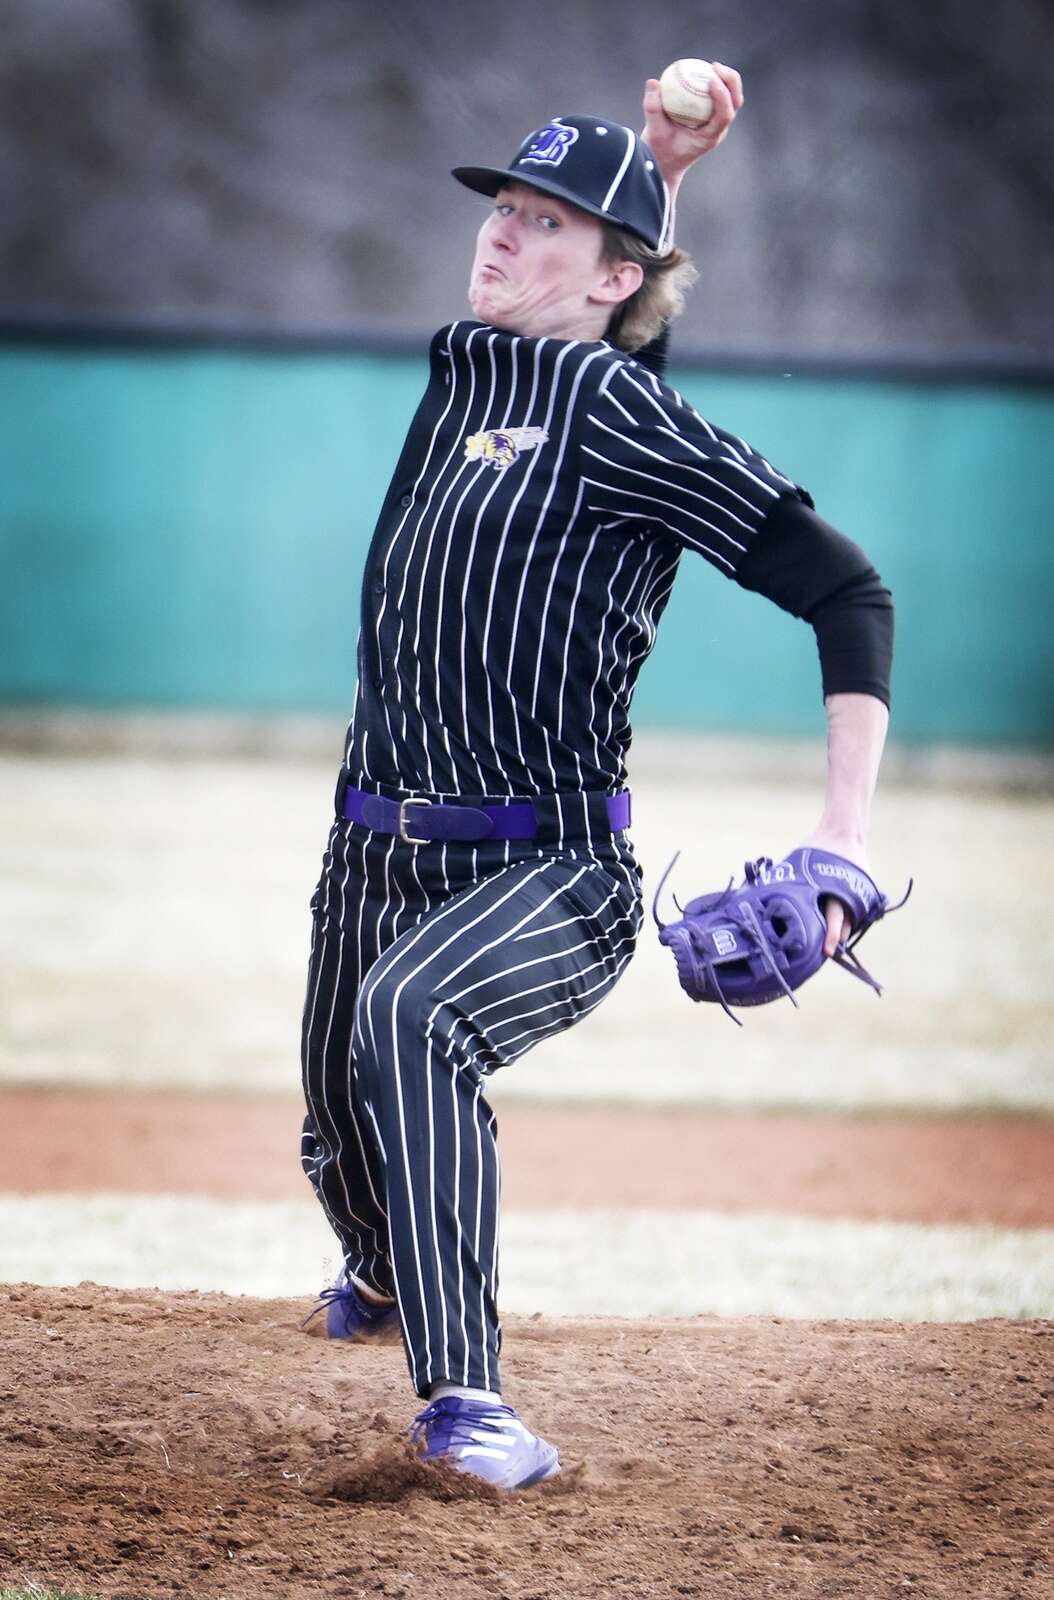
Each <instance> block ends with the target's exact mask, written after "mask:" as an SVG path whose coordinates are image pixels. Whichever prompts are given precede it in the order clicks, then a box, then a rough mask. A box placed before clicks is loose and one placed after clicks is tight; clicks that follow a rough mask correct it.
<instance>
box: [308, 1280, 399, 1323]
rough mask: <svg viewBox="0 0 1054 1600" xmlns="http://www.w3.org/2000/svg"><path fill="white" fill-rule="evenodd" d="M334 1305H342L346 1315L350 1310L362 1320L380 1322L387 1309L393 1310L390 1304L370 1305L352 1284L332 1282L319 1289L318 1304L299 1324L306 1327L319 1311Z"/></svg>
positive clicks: (326, 1309) (348, 1314)
mask: <svg viewBox="0 0 1054 1600" xmlns="http://www.w3.org/2000/svg"><path fill="white" fill-rule="evenodd" d="M334 1305H339V1306H342V1307H343V1308H344V1313H345V1315H346V1316H350V1315H351V1313H352V1312H354V1313H356V1314H357V1315H358V1316H359V1317H361V1319H362V1320H363V1322H380V1321H381V1319H382V1318H383V1317H385V1316H386V1315H387V1314H388V1312H389V1311H391V1310H393V1307H392V1306H375V1305H371V1304H370V1302H369V1301H368V1300H364V1299H363V1298H362V1297H361V1296H360V1295H359V1294H357V1293H356V1290H355V1286H354V1284H351V1283H347V1282H341V1283H333V1284H330V1286H329V1288H328V1289H320V1290H319V1292H318V1305H317V1306H316V1307H315V1308H314V1310H313V1311H309V1312H308V1314H307V1316H306V1317H305V1318H304V1320H303V1322H302V1323H301V1324H300V1326H301V1327H302V1328H306V1327H307V1325H308V1323H309V1322H311V1321H313V1320H314V1318H315V1317H317V1316H318V1314H319V1312H320V1311H328V1310H329V1308H330V1306H334Z"/></svg>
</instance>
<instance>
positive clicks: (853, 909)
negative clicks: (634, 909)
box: [652, 847, 912, 1022]
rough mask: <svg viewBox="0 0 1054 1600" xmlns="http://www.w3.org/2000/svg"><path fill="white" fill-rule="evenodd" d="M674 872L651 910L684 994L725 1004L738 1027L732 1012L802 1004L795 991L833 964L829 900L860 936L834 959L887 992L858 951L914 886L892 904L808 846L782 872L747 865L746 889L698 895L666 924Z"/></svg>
mask: <svg viewBox="0 0 1054 1600" xmlns="http://www.w3.org/2000/svg"><path fill="white" fill-rule="evenodd" d="M676 859H677V858H676V856H675V857H674V861H676ZM672 866H673V862H671V863H670V867H668V868H667V870H666V872H665V873H664V874H663V877H662V880H661V881H660V883H659V887H658V889H657V890H656V894H655V901H654V904H653V907H652V910H653V915H654V916H655V921H656V923H657V924H658V926H659V930H660V932H659V940H660V943H662V944H664V945H666V946H667V947H668V948H669V949H670V951H671V952H672V954H673V958H674V961H675V962H676V964H677V976H678V978H679V979H680V983H681V987H682V989H684V991H685V993H686V994H687V995H689V996H690V997H691V999H693V1000H706V1001H712V1002H714V1003H715V1004H717V1005H720V1006H721V1007H722V1008H723V1009H724V1010H725V1011H726V1012H727V1013H728V1015H729V1016H730V1017H732V1020H733V1021H734V1022H738V1021H739V1018H738V1017H735V1016H733V1014H732V1011H731V1009H730V1008H731V1007H732V1006H761V1005H766V1004H767V1003H768V1002H769V1001H770V1000H778V999H779V998H780V996H781V995H786V996H788V997H789V999H790V1000H791V1002H792V1003H793V1004H794V1005H797V1003H798V1002H797V1001H796V1000H795V999H794V991H795V990H796V989H799V988H800V987H801V985H802V984H803V983H804V982H805V981H806V979H807V978H811V977H812V975H813V973H814V972H818V971H819V969H820V967H821V966H822V965H823V963H824V961H825V960H826V959H827V958H826V957H825V955H824V949H823V946H824V938H825V936H826V932H827V920H826V917H825V916H824V911H823V906H822V904H821V902H822V901H823V900H825V899H827V898H828V897H831V898H834V899H836V900H838V901H840V902H841V903H842V905H844V906H845V908H846V910H847V911H848V913H849V916H850V918H851V920H852V924H853V932H852V935H851V936H850V938H849V939H847V940H846V941H845V942H844V943H843V944H841V945H840V946H839V947H838V950H837V951H836V953H835V955H834V956H833V957H832V958H831V959H832V960H833V961H834V962H835V963H836V964H837V965H838V966H840V967H842V968H844V969H845V971H847V972H851V973H852V974H853V976H854V977H855V978H859V979H860V980H861V981H862V982H863V983H866V984H869V985H870V987H871V988H872V989H874V990H875V992H876V994H881V992H882V990H881V985H880V984H878V983H877V982H876V981H875V979H874V978H873V977H872V976H871V974H870V973H869V972H868V971H867V970H866V969H865V968H864V967H863V966H861V964H860V962H859V961H858V960H857V958H856V956H855V954H854V953H853V952H854V949H855V947H856V945H858V944H859V943H860V940H861V939H862V938H863V937H864V934H865V933H867V931H868V929H869V928H873V927H874V925H875V923H876V922H878V921H880V920H881V918H882V917H884V916H885V915H886V914H887V912H890V911H896V910H899V908H900V906H902V905H903V904H904V901H905V900H906V899H907V898H908V895H909V894H910V893H911V887H912V886H911V884H910V883H909V884H908V889H907V893H906V894H905V895H904V897H903V899H902V900H900V901H898V902H897V904H896V905H890V904H889V902H888V900H887V898H886V896H885V895H884V894H882V893H881V891H880V890H879V888H878V886H877V885H876V884H875V883H874V881H873V880H872V879H871V878H870V877H868V875H867V873H866V872H864V871H863V870H862V869H861V868H860V867H858V866H856V865H855V864H854V863H853V862H852V861H847V860H846V859H845V857H844V856H838V855H834V854H832V853H831V852H830V851H826V850H818V849H815V848H811V847H805V848H802V849H800V850H792V851H791V853H790V855H789V856H787V857H786V858H785V859H784V860H783V861H779V862H776V863H775V864H774V863H773V862H772V861H771V860H770V858H769V857H768V856H761V857H759V859H758V860H757V861H753V862H750V861H748V862H747V863H746V867H745V877H744V880H743V882H742V883H741V884H740V885H739V887H738V889H736V888H733V887H732V885H731V883H730V884H729V886H728V888H727V889H723V890H720V891H718V892H717V893H714V894H704V895H700V896H699V897H698V898H697V899H695V900H690V901H689V902H688V904H687V905H686V906H685V907H684V909H683V912H682V915H681V918H680V920H679V921H678V922H668V923H665V924H664V923H662V922H660V921H659V917H658V910H657V907H658V900H659V895H660V894H661V892H662V888H663V884H664V883H665V882H666V878H667V876H668V875H669V872H670V869H671V868H672ZM678 909H679V910H680V907H678Z"/></svg>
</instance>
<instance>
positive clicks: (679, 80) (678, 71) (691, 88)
mask: <svg viewBox="0 0 1054 1600" xmlns="http://www.w3.org/2000/svg"><path fill="white" fill-rule="evenodd" d="M713 75H714V69H713V67H712V66H711V65H710V63H709V61H694V60H685V61H674V62H673V63H672V64H671V65H670V66H668V67H667V68H666V71H665V72H664V73H663V75H662V77H661V78H660V79H659V96H660V98H661V100H662V109H663V110H664V111H665V113H666V115H667V116H668V117H669V119H670V121H671V122H679V123H680V124H681V126H682V127H683V128H701V127H702V125H703V123H704V122H709V121H710V118H711V116H712V115H713V110H714V102H713V100H712V99H711V97H710V82H711V79H712V78H713Z"/></svg>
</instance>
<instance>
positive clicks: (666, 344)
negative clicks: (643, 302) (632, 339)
mask: <svg viewBox="0 0 1054 1600" xmlns="http://www.w3.org/2000/svg"><path fill="white" fill-rule="evenodd" d="M669 355H670V324H669V323H668V322H664V323H663V325H662V327H661V328H660V330H659V332H658V333H657V334H656V335H655V337H654V339H652V341H651V343H650V344H646V345H642V346H641V348H640V349H639V350H634V352H633V359H634V361H639V362H640V364H641V366H642V367H647V369H648V371H649V372H654V374H655V376H656V377H657V378H664V377H665V376H666V363H667V361H668V360H669Z"/></svg>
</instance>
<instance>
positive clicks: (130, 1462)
mask: <svg viewBox="0 0 1054 1600" xmlns="http://www.w3.org/2000/svg"><path fill="white" fill-rule="evenodd" d="M303 1311H304V1307H303V1306H302V1305H300V1304H299V1303H297V1304H294V1303H292V1302H282V1301H272V1302H266V1301H255V1300H241V1299H230V1298H227V1297H224V1296H222V1295H197V1294H161V1293H157V1292H152V1291H149V1290H143V1291H139V1292H136V1293H134V1294H130V1293H127V1292H124V1291H120V1290H108V1289H100V1288H97V1287H95V1286H94V1285H91V1284H82V1285H80V1286H79V1287H78V1288H76V1289H73V1290H56V1289H46V1290H45V1289H35V1288H30V1287H15V1288H9V1289H5V1290H2V1291H0V1400H2V1410H0V1453H2V1459H3V1463H4V1471H3V1474H2V1475H0V1580H2V1581H4V1582H7V1583H14V1582H22V1583H25V1582H28V1581H36V1582H38V1583H49V1584H61V1585H64V1586H65V1587H68V1588H75V1589H77V1590H85V1591H88V1592H94V1593H98V1594H103V1595H107V1596H117V1595H121V1596H126V1597H132V1596H134V1597H136V1600H144V1597H149V1600H154V1597H157V1600H160V1597H162V1596H164V1597H168V1596H177V1595H186V1596H193V1597H195V1600H198V1597H209V1600H216V1597H221V1596H222V1597H227V1596H229V1597H232V1600H233V1597H234V1596H237V1597H238V1600H260V1597H264V1596H267V1597H271V1596H276V1597H277V1596H283V1597H290V1600H300V1597H308V1596H322V1595H325V1596H327V1597H338V1596H339V1597H356V1600H364V1597H367V1596H369V1597H372V1596H374V1595H384V1596H389V1597H396V1596H407V1597H410V1596H418V1595H420V1596H426V1595H427V1596H430V1597H431V1596H435V1595H439V1596H442V1597H443V1600H601V1597H604V1600H608V1597H611V1596H615V1595H618V1596H629V1597H633V1600H638V1597H639V1600H651V1597H659V1596H663V1597H666V1596H677V1595H700V1596H702V1595H706V1596H707V1597H708V1600H712V1597H715V1596H716V1597H720V1600H724V1597H733V1596H735V1597H742V1600H747V1597H750V1600H758V1597H764V1596H782V1595H794V1596H804V1597H817V1600H819V1597H820V1596H836V1595H838V1596H841V1595H860V1596H861V1597H864V1596H866V1597H868V1600H872V1597H875V1596H885V1595H893V1594H896V1595H904V1594H917V1595H925V1596H928V1597H930V1596H948V1597H951V1596H956V1597H961V1596H963V1595H972V1596H973V1595H976V1596H982V1595H983V1596H986V1597H987V1596H991V1597H996V1596H999V1597H1004V1596H1005V1597H1006V1600H1010V1597H1011V1596H1018V1595H1029V1596H1035V1597H1037V1600H1038V1597H1040V1596H1043V1597H1046V1596H1050V1595H1052V1594H1054V1566H1052V1565H1051V1561H1050V1551H1051V1549H1052V1548H1054V1517H1052V1510H1051V1508H1052V1506H1054V1440H1052V1432H1051V1425H1050V1424H1051V1413H1052V1409H1054V1380H1052V1377H1051V1369H1052V1357H1054V1324H1050V1323H1022V1324H1013V1323H1004V1322H986V1323H972V1324H958V1325H923V1326H919V1325H914V1326H911V1327H903V1326H900V1325H897V1324H895V1323H868V1324H864V1323H855V1324H852V1323H805V1322H793V1323H790V1322H783V1323H781V1322H778V1321H773V1320H765V1319H752V1320H743V1321H725V1320H719V1319H715V1318H700V1319H695V1320H691V1321H683V1322H664V1323H658V1324H647V1323H630V1322H614V1321H599V1320H598V1321H594V1322H587V1321H580V1322H549V1321H544V1320H540V1319H531V1320H519V1321H517V1320H515V1319H513V1320H512V1321H511V1322H510V1323H509V1325H508V1326H507V1329H506V1334H507V1338H506V1390H507V1398H508V1399H509V1400H510V1401H511V1402H512V1403H513V1404H516V1405H518V1406H519V1407H520V1408H521V1409H522V1411H523V1412H524V1414H525V1415H526V1416H527V1417H528V1418H529V1420H530V1421H531V1422H532V1424H534V1425H535V1426H537V1427H538V1428H539V1429H540V1430H541V1431H542V1432H543V1433H545V1434H546V1436H547V1437H549V1438H551V1439H553V1440H554V1441H555V1442H557V1443H558V1444H559V1446H560V1448H561V1452H562V1457H563V1464H564V1471H563V1475H562V1476H561V1477H560V1478H558V1479H556V1480H554V1481H553V1482H552V1483H549V1484H544V1485H540V1486H539V1487H538V1488H536V1489H532V1490H529V1491H527V1492H525V1493H523V1494H521V1495H518V1496H502V1495H499V1494H497V1493H495V1492H493V1491H491V1490H489V1489H487V1488H486V1487H483V1488H480V1487H476V1486H474V1485H472V1484H470V1483H467V1482H465V1481H464V1480H460V1479H457V1478H454V1477H452V1476H451V1475H449V1474H446V1473H438V1472H432V1471H430V1470H427V1469H425V1468H423V1467H421V1466H420V1464H419V1463H417V1462H416V1461H414V1460H413V1458H412V1456H411V1455H410V1454H409V1452H408V1450H407V1447H406V1444H405V1442H404V1439H403V1436H402V1429H403V1428H404V1427H405V1425H406V1422H407V1421H408V1419H409V1417H410V1416H411V1414H412V1412H413V1410H414V1409H415V1406H414V1401H413V1397H412V1396H411V1395H410V1393H409V1390H408V1386H407V1380H406V1370H405V1364H404V1362H403V1358H402V1354H401V1352H400V1351H399V1350H398V1349H393V1348H392V1347H391V1346H388V1347H380V1348H373V1347H371V1346H367V1345H355V1346H346V1345H337V1344H329V1343H326V1342H323V1341H321V1340H317V1339H309V1338H307V1337H305V1336H304V1334H303V1333H302V1332H301V1331H300V1329H299V1326H298V1324H299V1319H300V1318H301V1317H302V1315H303Z"/></svg>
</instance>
